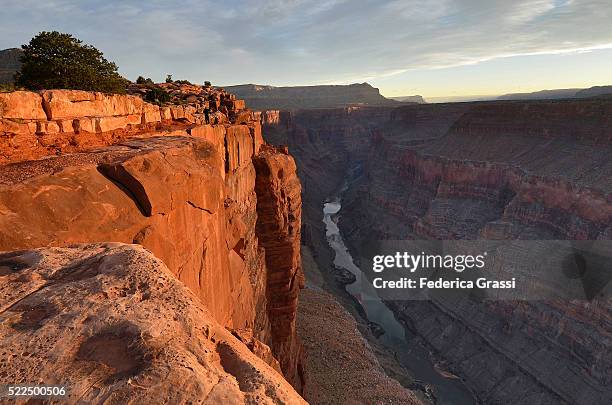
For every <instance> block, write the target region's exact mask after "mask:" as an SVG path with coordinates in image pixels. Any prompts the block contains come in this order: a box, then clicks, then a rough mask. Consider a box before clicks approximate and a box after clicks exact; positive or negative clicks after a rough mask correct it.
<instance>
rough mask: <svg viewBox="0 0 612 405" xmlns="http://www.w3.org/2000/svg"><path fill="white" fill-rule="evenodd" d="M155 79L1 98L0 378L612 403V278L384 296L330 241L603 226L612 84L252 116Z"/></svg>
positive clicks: (285, 397) (227, 98) (607, 229)
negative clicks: (360, 289)
mask: <svg viewBox="0 0 612 405" xmlns="http://www.w3.org/2000/svg"><path fill="white" fill-rule="evenodd" d="M155 86H157V87H159V88H162V89H164V91H167V92H168V93H169V94H170V98H171V101H170V102H169V103H166V104H162V105H156V104H150V103H148V102H146V101H144V100H143V97H146V94H147V92H148V91H149V90H150V89H149V88H147V86H140V85H135V84H132V85H130V87H129V88H128V93H129V94H128V95H107V94H102V93H90V92H83V91H76V90H71V91H69V90H47V91H41V92H38V93H34V92H28V91H16V92H11V93H0V167H1V170H0V252H2V253H0V290H2V299H1V300H0V320H1V323H0V325H1V327H0V339H1V340H2V342H3V349H2V350H0V379H1V381H15V382H24V383H25V382H31V381H35V380H40V381H41V382H47V383H48V382H55V383H61V382H62V381H70V383H71V384H70V385H71V387H72V389H71V391H70V393H69V395H70V396H69V401H71V402H78V401H79V400H84V401H94V402H96V401H98V402H100V401H105V400H108V401H110V402H121V400H122V398H123V399H124V398H127V397H128V396H129V395H136V398H138V400H141V401H153V402H156V401H160V398H166V399H168V400H170V398H172V399H179V400H181V401H184V402H197V401H201V402H206V403H218V402H220V401H222V402H231V403H302V402H303V401H304V400H307V401H309V402H311V403H351V402H355V401H357V402H358V401H361V402H367V403H379V402H390V403H415V404H416V403H438V404H445V403H449V398H460V399H458V400H459V401H460V402H461V403H509V404H522V403H538V404H557V403H607V402H609V401H610V400H611V399H612V392H611V390H610V386H612V384H611V383H612V380H610V369H611V367H612V357H611V354H610V351H609V347H610V345H611V343H612V341H611V338H612V335H611V333H610V331H611V327H610V325H612V305H610V300H609V299H608V298H607V297H609V294H610V292H611V291H610V289H611V288H612V287H611V286H609V285H605V286H604V287H603V289H602V291H601V292H600V293H601V294H600V296H597V297H595V298H594V299H592V300H589V301H585V300H571V301H568V300H560V299H559V300H532V301H516V300H514V301H511V300H506V301H491V300H488V301H482V300H479V299H477V297H476V298H475V297H465V296H464V297H453V296H440V297H434V298H433V299H431V300H427V301H406V300H390V299H381V300H380V301H379V303H378V304H377V305H379V306H378V310H377V311H374V312H371V311H370V310H369V309H368V308H367V305H364V304H362V303H360V302H359V297H358V294H356V293H355V291H354V290H353V289H352V288H351V287H350V286H349V285H350V283H351V281H352V280H351V276H350V274H347V271H348V270H346V269H343V268H342V266H339V265H338V262H337V261H336V260H335V259H336V256H337V253H338V250H337V249H336V248H334V247H333V243H331V241H335V242H338V241H339V240H342V241H343V244H342V246H344V245H346V248H348V252H349V253H350V254H353V256H354V257H358V250H359V242H360V241H361V240H364V239H381V240H382V239H399V240H419V239H435V240H454V239H468V240H475V239H492V240H534V241H537V240H599V241H608V240H610V239H612V197H611V195H610V191H611V190H610V187H611V184H612V183H611V182H610V179H611V178H612V159H611V156H612V130H611V128H612V125H611V124H612V122H611V120H612V118H611V117H612V102H609V101H607V100H595V99H584V100H564V101H529V102H526V101H525V102H523V101H498V102H475V103H451V104H392V105H379V106H357V105H351V106H348V107H341V108H310V109H295V110H293V109H292V110H291V111H286V110H270V109H268V110H266V109H263V110H262V111H252V110H250V109H249V108H247V105H248V104H246V103H245V102H244V101H243V100H241V99H240V98H239V96H236V95H234V94H231V93H228V92H227V91H226V90H224V89H220V88H214V87H211V86H203V87H202V86H195V85H191V84H185V83H183V84H181V83H165V84H159V85H155ZM206 108H208V109H210V117H209V118H210V120H209V122H207V120H206V117H205V114H204V110H205V109H206ZM330 204H332V205H333V204H336V205H335V207H336V211H337V210H339V211H337V212H336V211H326V213H325V216H324V211H323V208H324V206H325V207H326V209H327V208H329V207H331V205H330ZM340 207H341V209H340ZM324 220H325V221H324ZM334 226H335V227H336V228H335V229H336V231H337V232H336V233H332V234H330V227H334ZM330 238H331V239H330ZM334 238H335V239H334ZM338 238H341V239H338ZM336 244H337V243H336ZM357 264H358V263H357ZM348 272H349V273H350V271H348ZM535 281H537V280H534V282H535ZM381 311H382V312H384V311H387V312H385V314H386V315H385V316H386V319H384V320H383V319H382V318H381V319H379V318H376V317H377V316H381V315H380V314H381ZM385 328H387V329H386V330H385ZM391 328H393V330H391ZM103 347H105V348H106V349H103ZM432 373H435V375H434V374H432ZM445 379H446V380H448V381H446V380H445ZM135 390H136V391H135ZM134 392H137V394H134ZM457 395H459V396H457ZM450 402H452V400H451V401H450Z"/></svg>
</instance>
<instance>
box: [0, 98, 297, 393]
mask: <svg viewBox="0 0 612 405" xmlns="http://www.w3.org/2000/svg"><path fill="white" fill-rule="evenodd" d="M184 90H185V91H188V90H189V91H191V92H193V91H196V90H194V89H189V88H186V89H184ZM197 92H198V94H197V95H198V96H200V98H202V99H205V101H203V103H205V104H206V105H208V104H214V103H217V102H218V101H220V102H221V103H222V104H223V106H224V107H226V109H227V110H228V112H229V114H228V115H227V116H225V114H223V113H221V112H220V110H221V105H219V106H218V107H219V108H218V109H219V111H217V112H215V113H214V114H213V116H214V117H216V120H217V121H219V122H222V123H216V124H214V125H213V124H206V123H203V124H199V123H198V122H201V120H202V119H203V118H202V116H201V114H198V113H197V110H198V108H199V107H198V106H197V105H193V106H190V105H172V106H167V107H159V106H157V105H153V104H149V103H146V102H143V100H142V99H141V98H139V97H137V96H122V95H105V94H102V93H87V92H82V91H67V90H50V91H45V92H42V93H40V94H39V93H32V92H24V91H19V92H12V93H0V115H1V116H2V119H1V121H0V122H1V128H2V135H1V139H2V142H1V144H2V155H1V158H0V160H1V161H2V163H4V165H3V166H2V171H1V172H0V173H1V175H0V177H1V180H0V195H1V197H0V201H1V202H0V207H1V208H0V213H1V215H0V223H1V225H0V251H6V252H7V253H4V254H2V256H1V257H0V269H2V272H1V273H0V279H1V281H2V283H1V284H2V289H3V291H4V292H6V294H4V293H3V298H2V301H3V302H2V311H0V312H1V317H2V325H3V327H2V328H3V329H2V339H3V345H2V346H3V351H2V362H1V363H0V364H2V366H1V367H0V369H1V375H2V380H3V381H15V382H23V383H25V382H29V381H30V380H32V378H35V379H39V378H43V377H44V376H45V375H47V374H48V375H54V377H53V379H54V380H55V381H67V382H70V383H71V385H73V386H74V389H75V390H74V391H73V392H72V393H71V395H77V394H78V393H79V392H80V393H81V394H83V395H84V396H83V397H82V398H89V399H91V400H98V399H100V398H106V397H108V396H110V397H118V398H119V397H122V396H125V395H126V394H125V392H126V391H125V390H126V389H127V388H129V384H130V382H129V381H130V380H126V375H128V374H129V375H128V376H129V377H130V378H131V379H132V380H131V381H133V382H134V383H135V384H137V383H136V382H135V381H137V380H138V381H141V380H142V381H144V382H145V385H146V384H153V385H155V384H154V381H155V380H156V379H157V380H159V378H160V377H162V376H163V375H164V374H165V373H166V372H165V371H164V369H167V367H171V366H170V365H169V364H172V362H170V363H168V364H167V365H163V361H161V360H160V359H159V358H158V354H157V353H158V352H159V349H155V350H154V349H153V348H152V347H151V348H150V350H151V351H147V350H148V349H147V350H145V349H144V348H140V346H138V345H141V344H142V345H145V346H147V345H149V344H151V345H153V346H155V345H158V346H159V344H161V343H163V342H162V341H160V340H159V339H162V340H163V339H170V340H173V339H175V340H173V341H174V342H175V343H172V344H171V345H170V347H171V348H172V350H174V351H175V354H171V353H166V355H168V356H170V358H173V359H175V360H172V361H175V362H177V364H179V365H181V367H182V368H181V369H180V370H175V369H173V371H172V372H173V373H174V374H172V377H171V378H169V379H165V380H164V381H165V382H163V383H162V386H161V387H159V388H158V389H160V390H162V391H163V388H164V386H165V387H166V388H168V389H169V390H170V388H171V386H172V385H173V384H174V383H173V381H181V383H184V382H185V381H187V380H188V379H189V378H191V377H189V374H190V373H191V376H194V375H195V376H196V377H197V376H198V375H199V377H198V378H196V385H194V386H191V387H189V390H188V391H187V392H184V393H182V394H181V395H182V398H184V399H185V400H186V401H192V400H196V399H198V398H206V397H207V396H208V399H207V400H208V402H215V398H216V399H217V400H218V399H219V398H223V396H224V395H226V398H227V399H228V400H229V399H231V398H234V399H232V401H234V400H237V399H242V400H244V401H245V402H249V401H251V402H253V401H255V398H259V399H265V401H270V402H275V401H276V402H278V398H284V400H283V401H282V402H296V403H297V402H300V401H302V399H301V398H300V396H299V394H298V393H297V392H296V391H295V390H297V391H301V389H302V383H303V370H302V364H303V348H302V345H301V343H300V340H299V338H298V337H297V334H296V307H297V295H298V294H297V293H298V291H299V289H300V288H301V287H302V285H303V276H302V272H301V264H300V250H299V245H300V219H301V216H300V209H301V203H300V193H301V189H300V183H299V179H298V178H297V175H296V172H295V164H294V163H293V159H292V158H291V157H290V156H288V155H287V154H286V153H284V152H283V151H282V150H279V149H276V148H274V147H271V146H269V145H266V144H265V142H264V141H263V138H262V136H261V126H260V123H259V122H258V121H256V120H252V119H251V120H246V119H245V113H246V115H249V116H250V114H251V113H250V112H249V111H247V110H245V109H244V103H242V104H241V103H239V102H237V101H236V99H235V97H232V96H228V95H227V93H224V92H219V91H216V90H213V89H208V90H201V88H199V89H198V90H197ZM196 104H197V103H196ZM190 108H191V109H192V110H193V111H190ZM186 110H187V114H185V112H186ZM191 112H192V113H191ZM237 120H240V123H239V122H237ZM110 242H112V243H115V244H116V243H123V244H129V245H110V246H107V245H100V244H98V245H96V243H102V244H104V243H107V244H108V243H110ZM133 244H137V245H133ZM133 246H141V247H142V248H138V247H133ZM45 247H48V248H46V249H45ZM145 249H146V250H145ZM105 251H108V253H104V252H105ZM139 257H140V258H141V259H142V260H140V259H138V258H139ZM128 259H129V260H128ZM122 260H127V262H125V263H124V262H123V261H122ZM141 262H143V263H145V264H142V263H141ZM106 264H108V265H106ZM160 279H161V280H162V281H160ZM77 290H78V291H80V295H79V296H80V297H82V299H83V300H85V301H84V302H83V305H85V302H91V304H89V305H87V306H86V307H81V308H80V309H79V307H78V305H77V304H76V303H75V302H72V300H73V299H76V300H79V302H81V301H80V300H81V298H78V297H77V296H74V297H72V295H74V293H71V292H70V291H77ZM168 290H171V292H172V294H170V295H168V294H166V292H167V291H168ZM134 295H138V296H140V298H139V299H137V300H135V301H134V302H132V301H133V300H131V299H132V298H133V296H134ZM115 297H118V298H115ZM122 302H124V303H125V304H122ZM139 302H140V303H142V306H138V305H139V304H138V303H139ZM128 304H129V305H135V306H137V307H138V308H137V310H136V311H141V312H135V313H134V312H130V311H129V308H130V306H129V305H128ZM79 305H80V304H79ZM164 305H170V306H171V308H167V310H161V309H159V308H157V307H159V306H161V307H163V306H164ZM67 308H72V309H71V311H72V312H71V313H70V315H68V314H66V310H67ZM185 310H188V312H187V313H182V311H185ZM177 311H178V312H177ZM189 311H191V312H189ZM139 313H142V314H143V317H145V318H147V320H142V319H141V318H140V317H139V315H138V314H139ZM145 315H146V316H145ZM160 317H161V318H160ZM94 318H95V319H94ZM69 319H70V320H69ZM172 319H174V322H176V328H175V333H176V334H175V335H172V334H166V333H165V332H163V331H164V330H166V328H168V327H170V328H171V329H174V328H172V326H171V325H172V322H170V323H168V322H166V321H168V320H170V321H171V320H172ZM20 325H22V326H23V327H22V326H20ZM114 325H119V326H121V325H127V326H125V328H123V327H119V326H117V327H115V326H114ZM207 325H208V326H207ZM63 328H68V329H70V330H71V331H72V333H73V334H74V335H71V336H72V338H71V339H70V340H69V341H65V340H64V339H58V338H59V335H58V334H59V333H62V330H63ZM160 328H161V329H160ZM201 328H205V329H206V333H205V334H204V335H200V333H201V332H200V329H201ZM209 329H210V330H209ZM222 329H223V330H222ZM221 330H222V331H221ZM194 333H195V334H198V336H200V339H199V340H198V341H197V342H196V343H197V344H199V345H200V346H198V348H197V349H194V348H193V347H191V346H190V345H191V344H192V343H193V342H191V343H190V339H188V337H189V336H191V335H192V334H194ZM105 334H106V335H109V336H110V337H109V339H110V340H111V341H114V340H113V339H115V338H114V337H113V336H117V340H118V343H117V351H118V354H117V356H119V357H120V356H121V353H123V352H125V351H126V350H127V351H129V352H130V353H131V351H132V349H134V347H136V346H138V347H139V349H138V350H139V351H138V356H137V357H138V358H137V359H134V360H133V361H131V362H130V360H129V359H128V360H126V361H128V362H130V364H128V365H125V364H123V363H121V362H119V363H117V362H118V361H119V360H117V359H115V360H113V359H112V358H111V359H110V360H108V359H105V358H104V355H103V354H102V353H100V350H101V349H100V348H98V349H96V348H95V347H93V348H92V347H89V346H90V343H91V342H92V340H94V341H99V343H97V345H103V344H104V342H103V341H104V339H102V337H103V336H105ZM142 335H146V336H147V337H146V338H143V339H145V340H146V342H140V341H139V340H138V336H142ZM100 336H102V337H100ZM172 336H175V338H173V337H172ZM215 336H217V337H215ZM156 339H157V340H156ZM154 341H155V342H157V343H155V342H154ZM20 342H21V343H20ZM36 342H41V343H42V344H41V345H37V344H36ZM44 342H46V343H44ZM53 342H55V343H53ZM181 342H182V343H181ZM49 344H51V346H53V347H51V346H49ZM91 344H94V343H91ZM20 345H21V346H20ZM100 347H102V346H100ZM147 347H149V346H147ZM159 347H161V346H159ZM45 348H47V349H48V353H47V352H46V351H45ZM128 349H129V350H128ZM141 349H142V350H141ZM249 349H250V351H249ZM134 350H135V349H134ZM194 350H195V351H194ZM245 350H246V351H249V352H252V353H254V355H259V356H260V357H261V359H262V360H257V361H254V360H253V356H252V355H250V354H245ZM26 351H29V352H30V355H26V354H25V352H26ZM83 351H85V352H87V353H88V354H87V353H86V355H81V354H82V352H83ZM21 352H23V353H21ZM90 352H91V353H90ZM20 353H21V354H20ZM59 353H61V356H60V354H59ZM190 353H192V354H193V355H195V356H196V357H193V356H191V357H190V356H189V354H190ZM47 354H48V355H49V356H51V357H49V358H48V360H45V361H48V363H45V361H43V364H48V366H45V367H47V368H46V369H45V370H46V371H44V372H43V374H44V375H43V374H41V375H36V374H35V369H32V367H33V364H36V363H37V362H39V361H41V358H40V356H46V355H47ZM16 355H19V356H21V360H22V361H23V362H24V363H23V364H24V367H25V365H26V363H27V364H29V366H27V367H26V368H18V367H14V364H12V363H11V361H10V360H9V359H11V357H14V356H16ZM55 356H60V357H55ZM83 356H85V357H84V358H83ZM185 356H187V357H185ZM128 357H129V356H128ZM151 357H154V358H155V359H157V360H160V361H161V363H158V362H156V361H157V360H151ZM144 358H146V359H145V360H146V361H145V360H143V359H144ZM187 358H190V360H187ZM56 359H57V360H58V361H60V364H59V365H60V366H61V367H60V369H61V370H62V371H61V372H59V373H57V372H56V373H55V374H54V370H55V367H56V366H58V364H55V360H56ZM150 361H153V362H154V363H155V364H156V366H154V367H153V368H151V367H145V366H144V363H143V362H145V363H147V362H150ZM28 362H29V363H28ZM32 362H33V363H32ZM96 362H98V363H99V362H102V363H104V364H105V365H106V368H107V369H108V370H107V373H108V374H107V377H108V378H103V379H102V380H97V379H96V378H97V377H95V376H94V375H93V374H88V373H87V370H89V369H90V368H91V367H95V364H96ZM109 362H110V363H109ZM132 363H134V364H132ZM147 364H148V363H147ZM189 364H195V366H189ZM162 366H163V367H162ZM196 366H197V367H196ZM75 367H76V368H77V369H78V370H77V369H75ZM160 367H162V368H160ZM202 367H204V368H202ZM43 368H44V367H43ZM126 368H127V369H126ZM171 368H172V367H171ZM247 369H248V370H247ZM251 369H252V370H253V371H249V370H251ZM24 370H27V371H24ZM181 370H182V371H181ZM188 370H190V371H188ZM254 370H258V371H257V374H258V377H257V378H255V379H253V378H251V377H252V376H251V377H248V378H247V374H251V375H254V373H255V371H254ZM185 373H187V374H185ZM245 373H246V374H245ZM202 376H207V377H206V378H203V379H202V378H201V377H202ZM232 376H233V377H232ZM94 377H95V378H94ZM283 377H284V378H283ZM92 378H94V379H93V380H92ZM228 378H229V379H230V380H227V379H228ZM285 380H286V381H289V382H290V383H291V384H293V387H295V388H291V386H290V385H289V384H288V383H286V382H285ZM159 381H161V380H159ZM126 384H128V385H126ZM228 384H229V385H228ZM224 385H228V387H229V388H228V389H227V390H226V391H227V392H224V390H225V388H223V386H224ZM269 387H274V388H269ZM276 387H278V388H276ZM77 388H78V389H77ZM81 388H82V390H81ZM155 392H156V391H155V390H151V391H149V392H147V393H145V394H143V397H142V398H143V399H144V398H152V397H154V396H155V395H156V394H155ZM169 392H170V391H169ZM213 394H214V395H213ZM79 395H80V394H79ZM164 395H166V394H164ZM219 395H221V396H219ZM276 397H278V398H276ZM249 398H250V399H249ZM275 398H276V399H275ZM292 398H293V399H292ZM77 399H78V397H76V396H72V397H71V400H73V401H76V400H77Z"/></svg>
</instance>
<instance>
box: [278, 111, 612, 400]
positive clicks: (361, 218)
mask: <svg viewBox="0 0 612 405" xmlns="http://www.w3.org/2000/svg"><path fill="white" fill-rule="evenodd" d="M611 111H612V103H610V102H609V101H605V100H598V101H597V100H584V101H567V102H565V101H564V102H548V101H547V102H495V103H469V104H468V103H460V104H447V105H422V106H407V107H401V108H396V109H390V110H388V111H387V113H386V116H381V111H378V110H374V109H367V108H364V109H362V112H361V113H359V114H355V113H354V112H353V113H352V114H347V113H346V111H345V110H340V109H338V110H332V111H328V112H322V111H305V112H299V111H298V112H295V113H293V114H292V116H291V121H290V122H288V123H287V125H285V126H284V125H278V126H276V129H275V131H276V132H274V131H272V132H270V133H271V134H272V135H273V137H274V139H273V140H274V142H278V143H285V144H288V145H289V149H290V150H291V152H292V153H293V154H294V156H295V157H296V162H297V164H298V171H299V172H300V175H301V176H302V178H303V179H305V181H304V182H303V185H304V187H305V189H306V194H307V195H310V197H309V198H305V203H306V206H305V207H304V212H305V213H306V216H307V219H306V220H305V222H306V223H307V225H308V226H309V227H310V226H311V227H312V229H311V230H313V231H314V232H315V233H316V234H318V235H321V230H320V227H319V225H317V223H318V222H319V221H320V216H321V208H320V207H321V203H322V202H323V201H324V199H325V198H327V197H329V196H330V195H332V193H335V192H337V189H338V188H339V186H340V185H341V184H342V183H343V182H346V184H347V190H346V192H345V194H344V199H343V208H342V213H341V217H340V222H339V225H340V227H341V229H342V232H343V236H344V239H345V241H347V242H348V243H349V244H350V242H351V240H353V241H358V240H359V239H364V238H369V239H430V238H431V239H582V240H593V239H603V240H608V239H610V235H612V233H611V232H610V229H611V227H612V197H611V196H610V191H611V190H610V187H611V184H612V183H611V182H610V179H612V160H611V159H610V156H612V146H611V145H612V143H611V139H612V138H611V135H612V133H611V132H610V117H611V116H612V115H611V114H610V113H611ZM314 116H317V117H318V119H316V120H312V117H314ZM338 117H340V118H338ZM364 123H366V124H367V125H364ZM357 126H359V127H361V128H363V130H362V131H359V132H357V131H355V130H354V128H356V127H357ZM322 127H326V128H328V131H325V132H324V131H323V130H322ZM311 204H312V205H313V207H310V206H309V205H311ZM309 216H311V217H310V219H308V218H309ZM305 231H309V229H305ZM323 235H324V234H323ZM355 246H356V245H354V246H353V247H355ZM388 305H389V306H390V307H391V308H392V309H393V310H394V312H395V313H396V316H398V318H400V319H401V320H402V321H403V322H404V323H405V325H406V327H407V328H409V329H411V330H412V331H413V332H416V334H417V335H419V336H421V338H422V339H423V342H424V343H425V344H426V345H428V346H429V348H430V350H431V351H432V352H433V353H435V355H436V356H437V357H439V358H442V359H444V360H446V362H447V363H446V364H447V365H448V368H449V369H450V370H451V371H452V372H453V373H455V374H457V375H459V376H461V377H463V378H464V379H465V380H466V383H467V384H468V386H470V388H471V389H472V390H473V391H474V392H475V394H476V395H477V397H478V398H479V399H480V400H482V401H485V402H499V403H525V402H538V403H551V404H552V403H559V402H562V403H593V402H597V403H600V402H609V401H610V400H611V399H612V392H611V391H610V388H609V387H610V379H609V373H608V372H607V371H606V370H609V369H610V367H611V364H612V358H610V355H609V353H610V350H609V348H610V346H611V345H612V342H611V341H610V319H612V306H611V305H610V303H609V301H605V300H604V301H596V302H583V301H576V302H568V301H562V302H561V301H555V302H552V301H542V302H492V303H481V302H477V301H469V300H459V301H457V300H455V301H452V300H450V299H444V300H442V299H437V300H436V299H434V300H432V301H428V302H410V301H409V302H388ZM518 392H520V393H521V394H520V395H517V393H518Z"/></svg>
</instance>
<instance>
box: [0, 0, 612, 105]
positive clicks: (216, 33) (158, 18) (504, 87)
mask: <svg viewBox="0 0 612 405" xmlns="http://www.w3.org/2000/svg"><path fill="white" fill-rule="evenodd" d="M43 30H47V31H49V30H58V31H62V32H69V33H72V34H73V35H75V36H77V37H78V38H80V39H82V40H83V41H85V42H87V43H90V44H92V45H94V46H96V47H98V48H99V49H100V50H102V51H103V52H104V54H105V56H106V57H107V58H108V59H110V60H113V61H115V62H116V63H117V64H118V65H119V68H120V71H121V73H122V74H123V75H125V76H126V77H128V78H131V79H135V78H136V77H137V76H138V75H140V74H142V75H145V76H150V77H152V78H153V79H154V80H158V81H159V80H162V79H163V78H165V75H166V74H167V73H171V74H172V75H173V77H174V78H175V79H179V78H180V79H183V78H185V79H189V80H192V81H196V82H203V81H204V80H210V81H212V82H213V84H219V85H229V84H239V83H258V84H271V85H309V84H320V83H325V84H328V83H340V84H343V83H353V82H364V81H367V82H369V83H371V84H372V85H374V86H376V87H379V88H380V89H381V92H382V93H383V94H384V95H387V96H399V95H409V94H422V95H424V96H426V97H436V96H453V95H455V96H459V95H475V94H488V95H489V94H501V93H507V92H518V91H534V90H539V89H545V88H569V87H588V86H592V85H599V84H612V1H610V0H455V1H453V0H394V1H381V0H311V1H308V0H285V1H281V0H259V1H255V0H242V1H239V0H230V1H206V0H182V1H169V0H163V1H158V0H149V1H146V2H144V1H130V0H127V1H126V0H121V1H119V0H104V1H94V0H83V1H68V0H44V1H41V0H2V13H1V14H0V49H4V48H10V47H16V46H20V45H21V44H24V43H26V42H28V41H29V39H30V38H31V37H32V36H33V35H35V34H36V33H37V32H39V31H43Z"/></svg>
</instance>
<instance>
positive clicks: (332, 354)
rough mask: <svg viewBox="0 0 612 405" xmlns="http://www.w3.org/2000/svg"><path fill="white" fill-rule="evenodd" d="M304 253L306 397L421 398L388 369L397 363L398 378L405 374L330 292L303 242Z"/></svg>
mask: <svg viewBox="0 0 612 405" xmlns="http://www.w3.org/2000/svg"><path fill="white" fill-rule="evenodd" d="M302 258H303V259H302V263H303V266H304V272H305V275H306V279H307V284H306V287H305V289H304V290H302V292H301V294H300V306H299V307H298V333H299V335H300V337H301V339H302V341H303V342H304V347H305V351H306V371H307V373H306V375H307V382H306V390H305V392H304V396H305V398H307V400H308V401H309V402H310V403H312V404H360V403H365V404H381V403H385V404H417V403H421V399H419V398H418V397H417V395H416V394H415V393H414V392H412V391H409V390H407V389H406V388H404V387H403V386H402V385H401V384H400V383H399V382H398V381H397V380H395V379H394V378H391V377H390V376H389V375H388V374H387V373H389V369H390V367H396V369H395V371H396V374H395V376H396V377H398V376H400V375H404V376H405V370H402V369H401V366H399V364H397V363H396V362H395V361H394V359H393V358H392V356H391V354H390V353H388V352H386V351H385V350H384V349H383V348H381V347H380V345H379V344H377V343H376V338H375V337H374V336H373V335H372V334H371V333H370V332H369V331H368V329H367V325H365V324H363V321H362V322H361V323H358V322H359V321H358V320H360V318H359V317H357V318H355V317H353V315H351V314H350V313H349V312H348V311H347V309H345V307H344V306H342V305H341V304H340V303H339V302H338V300H337V299H336V298H335V297H334V295H332V293H330V292H328V291H326V290H327V286H326V282H325V280H324V278H323V276H322V274H321V273H320V270H319V268H318V265H317V263H316V262H315V260H314V259H313V258H312V254H311V251H310V249H309V248H308V247H307V246H302ZM330 264H331V263H330ZM364 336H365V337H364ZM339 364H343V365H344V366H342V367H338V365H339ZM381 364H385V365H386V368H384V367H383V366H382V365H381ZM405 378H407V376H405Z"/></svg>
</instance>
